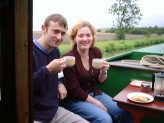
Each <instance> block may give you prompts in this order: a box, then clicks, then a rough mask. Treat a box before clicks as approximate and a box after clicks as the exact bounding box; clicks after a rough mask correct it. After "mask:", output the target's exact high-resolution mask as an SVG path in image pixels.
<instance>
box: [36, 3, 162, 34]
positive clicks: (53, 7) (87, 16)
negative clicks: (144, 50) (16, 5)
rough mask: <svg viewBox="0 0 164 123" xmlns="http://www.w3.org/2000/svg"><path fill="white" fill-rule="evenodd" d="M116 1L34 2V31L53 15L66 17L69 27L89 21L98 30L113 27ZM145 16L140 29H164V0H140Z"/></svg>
mask: <svg viewBox="0 0 164 123" xmlns="http://www.w3.org/2000/svg"><path fill="white" fill-rule="evenodd" d="M114 1H115V0H33V30H34V31H40V30H41V25H42V24H43V22H44V19H45V18H46V17H47V16H48V15H49V14H52V13H60V14H62V15H63V16H65V17H66V19H67V21H68V25H69V27H71V26H72V25H73V24H74V23H76V21H78V20H88V21H90V22H91V23H92V24H93V25H94V26H95V27H96V28H110V27H112V24H113V21H114V20H115V18H114V16H113V15H111V14H109V13H108V10H109V8H110V7H111V5H112V4H113V3H114ZM137 4H138V5H139V7H140V9H141V13H142V14H143V16H142V20H141V21H140V22H139V25H138V26H139V27H149V26H151V27H154V26H156V25H157V26H161V27H164V7H163V5H164V0H138V2H137Z"/></svg>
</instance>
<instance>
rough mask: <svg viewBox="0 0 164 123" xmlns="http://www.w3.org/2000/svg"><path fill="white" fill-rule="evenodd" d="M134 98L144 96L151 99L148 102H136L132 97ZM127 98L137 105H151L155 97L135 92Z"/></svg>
mask: <svg viewBox="0 0 164 123" xmlns="http://www.w3.org/2000/svg"><path fill="white" fill-rule="evenodd" d="M134 96H144V97H147V98H149V100H148V101H147V102H143V101H137V100H134V99H133V98H132V97H134ZM127 98H128V99H129V100H131V101H133V102H137V103H150V102H152V101H154V97H153V96H151V95H149V94H146V93H141V92H133V93H129V94H128V95H127Z"/></svg>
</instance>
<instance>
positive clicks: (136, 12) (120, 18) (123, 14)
mask: <svg viewBox="0 0 164 123" xmlns="http://www.w3.org/2000/svg"><path fill="white" fill-rule="evenodd" d="M136 1H137V0H116V2H115V3H114V4H113V5H112V6H111V8H110V9H109V13H110V14H113V15H116V16H117V18H116V21H117V22H116V25H113V26H114V28H116V29H117V30H116V39H118V40H124V39H125V34H126V32H127V31H128V29H130V28H132V27H133V26H134V25H138V21H139V20H141V17H142V13H140V8H139V7H138V5H137V4H136V3H135V2H136Z"/></svg>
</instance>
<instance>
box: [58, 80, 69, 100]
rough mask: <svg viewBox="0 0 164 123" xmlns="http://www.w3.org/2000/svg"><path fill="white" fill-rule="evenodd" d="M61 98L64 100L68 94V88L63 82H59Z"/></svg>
mask: <svg viewBox="0 0 164 123" xmlns="http://www.w3.org/2000/svg"><path fill="white" fill-rule="evenodd" d="M58 91H59V99H60V100H63V99H64V98H65V97H66V96H67V90H66V88H65V86H64V85H63V84H62V83H59V84H58Z"/></svg>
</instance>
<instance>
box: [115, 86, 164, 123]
mask: <svg viewBox="0 0 164 123" xmlns="http://www.w3.org/2000/svg"><path fill="white" fill-rule="evenodd" d="M132 92H140V87H135V86H131V85H128V86H127V87H126V88H124V89H123V90H122V91H121V92H120V93H119V94H117V95H116V96H115V97H114V98H113V100H114V101H116V102H117V103H118V106H119V107H121V108H123V109H126V110H128V111H129V112H130V113H131V114H132V115H133V117H134V123H140V120H141V118H142V117H144V116H145V115H150V116H157V115H160V114H161V113H164V102H157V101H153V102H151V103H146V104H141V103H136V102H132V101H130V100H128V99H127V94H129V93H132ZM149 94H152V92H151V93H149Z"/></svg>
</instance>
